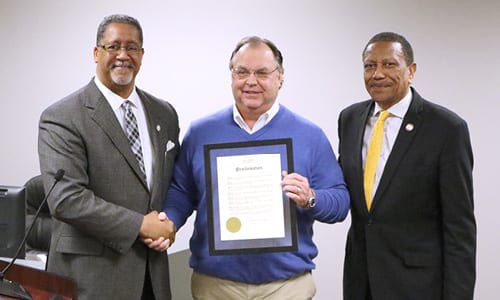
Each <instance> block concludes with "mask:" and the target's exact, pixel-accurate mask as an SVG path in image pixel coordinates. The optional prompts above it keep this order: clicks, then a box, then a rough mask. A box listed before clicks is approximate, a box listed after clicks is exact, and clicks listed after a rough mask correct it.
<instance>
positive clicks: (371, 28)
mask: <svg viewBox="0 0 500 300" xmlns="http://www.w3.org/2000/svg"><path fill="white" fill-rule="evenodd" d="M111 13H127V14H130V15H133V16H135V17H137V18H138V19H139V20H140V21H141V23H142V25H143V29H144V34H145V45H144V46H145V49H146V54H145V56H144V60H143V66H142V70H141V73H140V74H139V76H138V80H137V84H138V86H139V87H141V88H143V89H145V90H148V91H150V92H152V93H153V94H155V95H157V96H159V97H162V98H164V99H167V100H169V101H171V102H172V103H173V104H174V105H175V107H176V108H177V110H178V112H179V115H180V118H181V126H182V131H183V133H184V132H185V131H186V129H187V127H188V125H189V123H190V121H191V120H193V119H195V118H198V117H201V116H203V115H205V114H206V113H208V112H212V111H214V110H216V109H218V108H220V107H222V106H225V105H227V104H229V103H231V102H232V96H231V93H230V76H229V72H228V69H227V65H228V58H229V55H230V52H231V51H232V49H233V47H234V45H235V44H236V42H237V41H238V40H239V39H240V38H242V37H243V36H246V35H253V34H256V35H261V36H263V37H267V38H269V39H271V40H272V41H274V42H275V43H276V44H277V45H278V47H280V48H281V50H282V52H283V55H284V66H285V82H284V86H283V88H282V91H281V94H280V98H279V100H280V101H281V103H283V104H285V105H287V106H288V107H290V108H292V109H293V110H295V111H297V112H299V113H301V114H303V115H304V116H306V117H308V118H310V119H311V120H313V121H314V122H316V123H318V124H319V125H321V126H322V127H323V128H324V130H325V132H326V133H327V135H328V136H329V138H330V140H331V142H332V144H333V145H334V148H335V149H337V132H336V130H337V124H336V122H337V115H338V113H339V111H340V110H341V109H342V108H343V107H345V106H347V105H349V104H350V103H352V102H354V101H358V100H361V99H365V98H366V97H367V94H366V92H365V90H364V87H363V82H362V67H361V61H360V57H361V56H360V55H361V54H360V53H361V50H362V48H363V46H364V44H365V42H366V41H367V40H368V39H369V38H370V37H371V36H372V35H373V34H375V33H377V32H379V31H386V30H391V31H397V32H400V33H402V34H403V35H405V36H406V37H407V38H408V39H409V40H410V42H411V43H412V44H413V47H414V50H415V57H416V61H417V65H418V68H417V73H416V80H415V83H414V86H415V87H416V88H417V90H418V91H419V92H420V93H421V95H423V96H424V97H427V98H430V99H431V100H434V101H435V102H437V103H440V104H442V105H445V106H447V107H449V108H451V109H453V110H455V111H456V112H457V113H458V114H460V115H461V116H462V117H464V118H465V119H466V120H467V121H468V123H469V126H470V131H471V135H472V142H473V147H474V154H475V170H474V176H475V177H474V179H475V200H476V215H477V221H478V230H479V234H478V282H477V288H476V298H477V299H492V297H494V295H498V294H499V292H500V288H499V287H498V284H497V282H498V279H497V277H498V276H497V274H496V273H497V272H496V271H497V270H499V269H500V262H499V260H498V259H497V258H496V257H497V253H498V252H499V251H500V241H499V239H498V238H497V236H498V233H497V231H498V229H499V228H500V226H499V225H500V221H499V219H500V218H498V217H497V212H498V211H499V210H500V205H499V204H497V202H498V193H494V187H495V186H496V185H498V183H497V181H496V179H497V178H498V177H497V173H496V171H495V169H496V168H497V167H499V160H498V158H497V157H498V153H500V146H499V141H498V139H499V137H500V134H499V133H498V122H497V119H498V117H497V116H498V114H499V112H500V104H499V101H498V100H499V99H498V98H499V95H500V80H499V79H500V78H499V75H498V74H499V73H498V68H499V66H500V2H499V1H496V0H482V1H465V0H441V1H430V0H423V1H414V0H412V1H410V0H385V1H370V0H366V1H360V0H353V1H341V0H317V1H295V0H292V1H290V0H255V1H246V2H243V1H234V0H217V1H202V0H200V1H189V0H188V1H143V2H137V1H129V0H122V1H97V0H86V1H56V0H45V1H36V0H33V1H23V0H21V1H18V0H2V1H0V36H1V37H2V42H3V43H2V47H1V51H0V76H1V82H2V84H1V90H0V93H1V95H2V96H1V97H2V99H1V112H0V132H1V136H0V138H1V139H2V140H1V144H0V183H1V184H11V185H21V184H23V183H24V181H25V180H27V179H28V178H30V177H31V176H32V175H34V174H36V173H38V158H37V151H36V144H37V142H36V139H37V122H38V117H39V115H40V113H41V111H42V110H43V109H44V108H45V107H47V106H48V105H49V104H51V103H53V102H54V101H56V100H58V99H60V98H61V97H63V96H65V95H66V94H68V93H70V92H72V91H74V90H75V89H77V88H79V87H81V86H82V85H84V84H86V83H87V82H88V81H89V80H90V78H91V76H93V74H94V70H95V69H94V68H95V66H94V63H93V60H92V47H93V46H94V44H95V32H96V29H97V24H98V23H99V22H100V20H101V19H102V17H103V16H105V15H108V14H111ZM348 224H349V220H348V221H346V222H344V223H341V224H336V225H325V224H318V225H317V226H316V234H315V240H316V242H317V244H318V245H319V249H320V254H319V257H318V258H317V259H316V263H317V270H316V271H315V272H314V277H315V279H316V282H317V286H318V294H317V299H319V300H329V299H340V298H341V287H342V284H341V278H342V277H341V276H342V262H343V253H344V243H345V233H346V230H347V227H348ZM190 233H191V223H189V224H188V225H187V226H186V227H185V228H184V229H183V230H182V231H181V232H180V233H179V237H178V240H177V243H176V245H175V247H174V249H173V251H181V250H183V249H186V247H187V245H188V238H189V236H190ZM174 271H175V270H174ZM174 274H175V272H174ZM174 288H176V287H175V286H174Z"/></svg>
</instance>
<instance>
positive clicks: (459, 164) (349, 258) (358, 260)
mask: <svg viewBox="0 0 500 300" xmlns="http://www.w3.org/2000/svg"><path fill="white" fill-rule="evenodd" d="M362 58H363V64H364V80H365V86H366V89H367V91H368V93H369V94H370V96H371V98H372V99H370V100H367V101H364V102H360V103H356V104H354V105H351V106H349V107H347V108H346V109H344V110H343V111H342V112H341V113H340V116H339V138H340V141H339V161H340V164H341V167H342V169H343V172H344V176H345V179H346V182H347V184H348V187H349V190H350V194H351V221H352V223H351V227H350V229H349V232H348V236H347V245H346V256H345V262H344V286H343V288H344V299H345V300H366V299H373V300H391V299H394V300H403V299H404V300H412V299H415V300H423V299H425V300H434V299H435V300H438V299H454V300H456V299H468V300H471V299H473V294H474V284H475V278H476V273H475V256H476V222H475V217H474V204H473V186H472V165H473V156H472V149H471V143H470V138H469V132H468V128H467V124H466V122H465V121H464V120H462V119H461V118H460V117H459V116H457V115H456V114H455V113H453V112H451V111H450V110H448V109H446V108H444V107H441V106H438V105H436V104H434V103H431V102H429V101H427V100H424V99H423V98H422V97H420V95H419V94H418V93H417V91H416V90H415V89H414V88H412V87H410V85H411V83H412V80H413V77H414V75H415V71H416V64H415V62H414V61H413V50H412V48H411V46H410V44H409V43H408V41H407V40H406V39H405V38H404V37H402V36H401V35H399V34H396V33H391V32H383V33H379V34H377V35H375V36H374V37H373V38H372V39H371V40H370V41H369V42H368V43H367V45H366V47H365V49H364V51H363V56H362ZM382 111H387V112H388V113H389V114H388V116H389V117H388V118H387V119H386V120H385V123H383V122H382V124H384V125H382V126H383V127H382V128H383V133H382V134H381V135H380V136H381V147H380V148H381V150H380V153H376V154H373V155H372V154H370V155H368V153H369V152H370V153H371V152H373V151H371V150H372V149H369V148H370V147H371V146H372V145H373V144H371V137H372V133H373V132H374V131H375V128H376V126H375V123H376V121H377V119H378V115H379V114H386V113H385V112H384V113H382ZM380 132H382V131H380ZM373 148H375V147H373ZM367 156H369V157H370V159H369V160H370V164H369V165H370V166H373V164H372V162H373V159H372V157H375V159H376V161H378V163H376V164H375V167H373V173H374V174H373V173H372V174H368V173H369V172H366V173H365V171H367V170H368V169H370V168H365V167H366V161H367ZM371 182H373V185H372V184H371ZM370 190H371V191H372V192H371V193H370V192H369V191H370ZM365 192H366V195H365Z"/></svg>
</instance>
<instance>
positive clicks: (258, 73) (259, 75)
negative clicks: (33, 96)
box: [231, 66, 280, 80]
mask: <svg viewBox="0 0 500 300" xmlns="http://www.w3.org/2000/svg"><path fill="white" fill-rule="evenodd" d="M238 69H243V71H247V73H244V74H243V73H241V72H240V73H238V72H237V71H238ZM277 70H280V68H279V66H276V68H274V69H273V70H272V71H265V68H263V69H259V70H254V71H251V70H248V69H247V68H239V67H236V68H232V69H231V74H233V75H234V76H235V77H236V78H237V79H238V80H245V79H248V78H250V75H252V74H253V76H255V78H256V79H258V80H265V79H267V78H268V76H269V75H271V74H272V73H274V72H275V71H277Z"/></svg>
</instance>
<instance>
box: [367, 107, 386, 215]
mask: <svg viewBox="0 0 500 300" xmlns="http://www.w3.org/2000/svg"><path fill="white" fill-rule="evenodd" d="M390 115H391V113H390V112H388V111H385V110H383V111H381V112H380V115H379V117H378V120H377V122H376V123H375V126H374V127H373V133H372V138H371V140H370V146H369V147H368V152H367V154H366V162H365V173H364V187H365V201H366V207H368V210H370V209H371V205H372V190H373V184H374V182H375V172H376V170H377V164H378V159H379V157H380V151H381V149H382V140H383V136H384V122H385V120H386V119H387V118H388V117H389V116H390Z"/></svg>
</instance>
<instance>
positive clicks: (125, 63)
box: [111, 61, 134, 68]
mask: <svg viewBox="0 0 500 300" xmlns="http://www.w3.org/2000/svg"><path fill="white" fill-rule="evenodd" d="M118 67H121V68H132V67H134V64H132V63H131V62H128V61H117V62H115V63H113V64H112V65H111V68H118Z"/></svg>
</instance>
